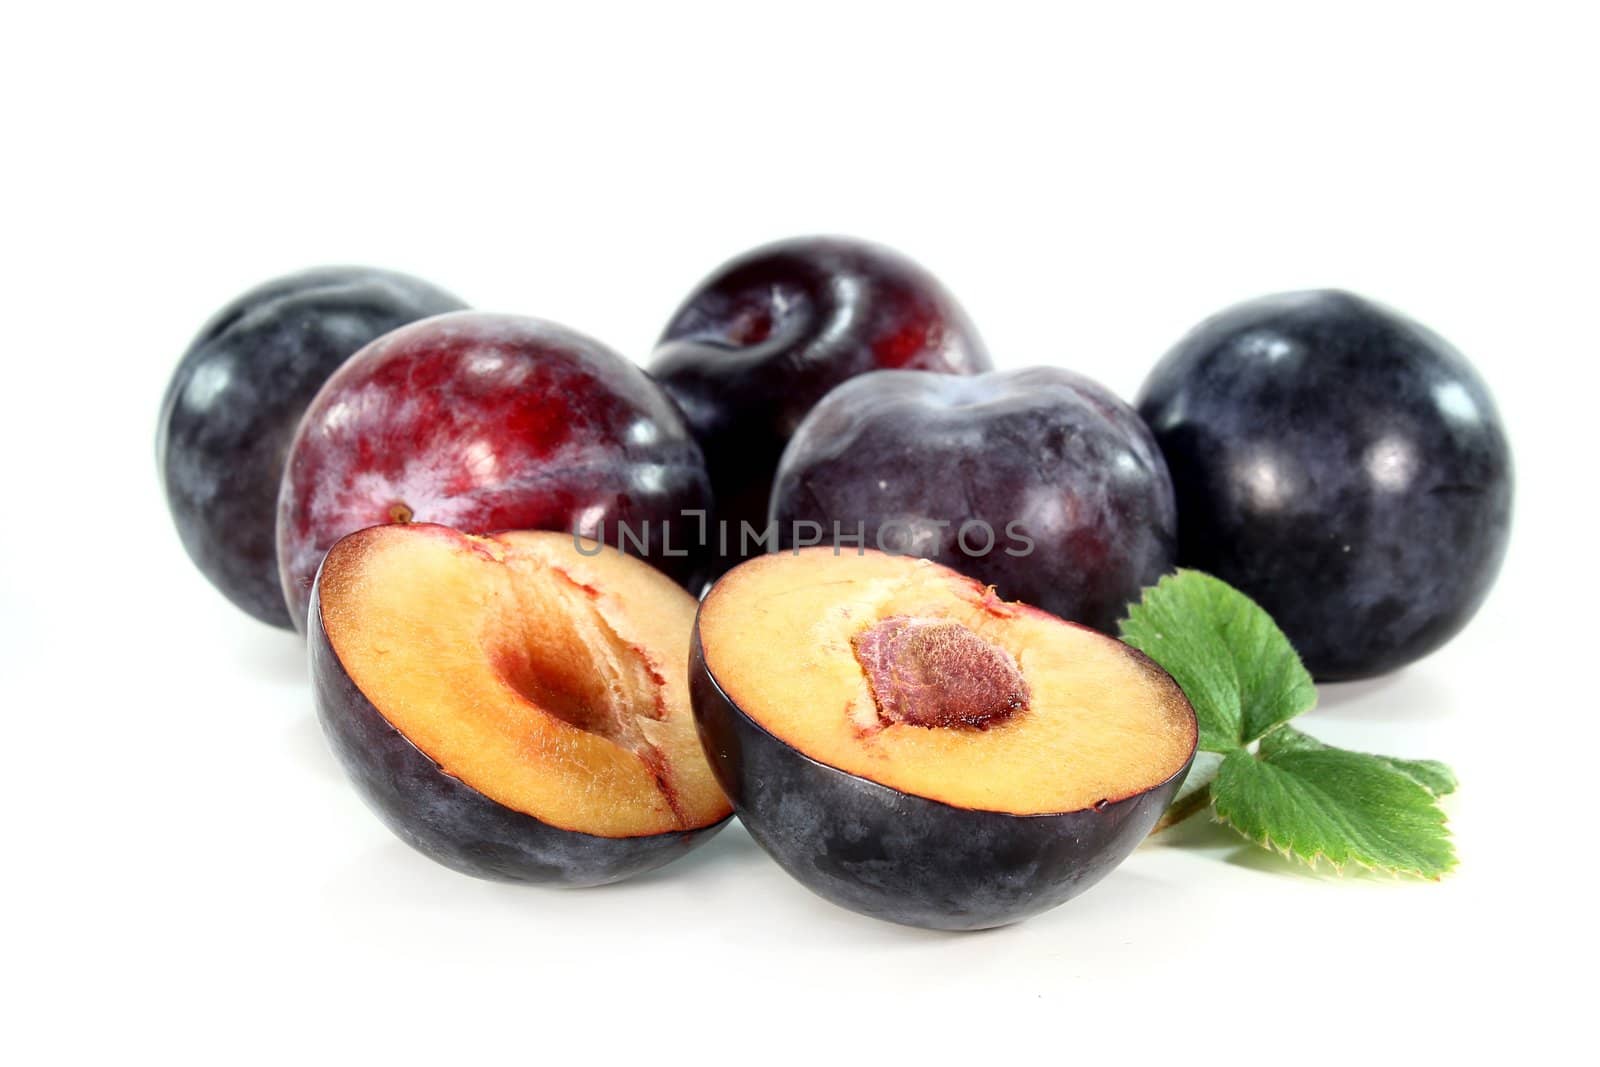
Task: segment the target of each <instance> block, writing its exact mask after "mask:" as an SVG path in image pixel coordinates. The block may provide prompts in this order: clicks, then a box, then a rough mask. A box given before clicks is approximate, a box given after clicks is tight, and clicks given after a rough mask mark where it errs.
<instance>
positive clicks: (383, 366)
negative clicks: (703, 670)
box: [278, 311, 711, 632]
mask: <svg viewBox="0 0 1600 1067" xmlns="http://www.w3.org/2000/svg"><path fill="white" fill-rule="evenodd" d="M710 507H711V489H710V483H709V480H708V478H707V476H706V470H705V462H704V460H703V459H702V458H701V455H700V449H699V446H697V445H696V444H695V442H694V438H693V437H691V436H690V434H689V430H688V428H687V427H686V426H685V425H684V423H683V418H682V416H681V415H680V414H679V413H678V409H677V408H676V407H675V406H674V405H673V403H672V401H671V400H670V399H669V398H668V397H667V395H666V394H665V393H664V392H662V391H661V389H660V387H659V386H657V385H656V383H655V382H653V381H651V380H650V378H649V377H648V376H646V375H645V373H644V372H643V371H642V370H640V369H639V368H638V367H637V366H635V365H634V364H632V363H630V362H629V361H627V360H626V359H623V358H622V357H621V356H619V355H617V354H616V353H615V352H613V351H611V350H610V349H609V348H606V347H605V346H603V345H601V344H600V343H599V342H597V341H594V340H591V339H590V338H588V337H585V336H583V335H581V334H578V333H575V332H573V331H571V330H568V329H566V328H564V327H561V326H557V325H554V324H552V323H548V322H543V321H541V320H538V319H530V318H522V317H518V316H511V315H494V314H488V313H485V312H473V311H467V312H458V313H456V314H453V315H442V316H439V317H436V318H433V319H430V320H428V321H426V322H421V323H417V324H415V325H414V326H409V327H404V328H402V329H399V330H396V331H394V332H393V333H390V334H388V335H386V336H384V337H382V338H379V339H378V340H377V341H375V342H374V343H372V344H370V345H368V346H367V347H366V348H364V349H362V350H361V351H360V352H358V353H356V355H355V356H353V357H351V359H350V361H349V362H348V363H346V364H345V365H344V366H343V367H341V368H340V369H339V372H338V373H337V374H335V375H334V376H333V377H332V378H330V379H329V380H328V383H327V384H326V385H325V386H323V388H322V391H321V392H319V393H318V394H317V397H316V399H315V400H314V401H313V402H312V404H311V407H310V409H309V410H308V411H307V412H306V416H305V419H304V421H303V422H302V423H301V425H300V432H299V433H298V434H297V435H296V437H295V440H294V445H293V447H292V448H291V450H290V453H289V462H288V468H287V470H286V471H285V472H284V479H283V487H282V492H281V493H280V494H279V498H278V559H279V564H280V567H281V570H282V574H281V577H282V582H283V593H284V596H285V598H286V599H287V601H288V604H289V609H290V612H291V614H292V615H293V618H294V622H295V626H296V628H297V629H299V630H300V631H301V632H304V631H305V626H306V610H307V607H308V605H309V603H310V598H311V584H312V580H313V578H314V577H315V576H316V572H317V567H318V565H319V564H321V562H322V558H323V556H324V554H326V552H327V551H328V549H329V548H330V547H332V545H333V543H334V542H335V541H337V540H339V538H341V537H343V536H344V535H345V534H348V533H352V532H354V531H356V530H360V529H364V528H366V527H369V526H376V525H380V524H383V523H390V522H431V523H438V524H440V525H444V526H450V527H453V528H454V529H456V530H459V531H461V532H463V533H492V532H495V531H499V530H562V531H568V532H572V533H575V534H582V535H584V536H586V537H592V538H595V539H596V540H601V541H604V542H606V543H608V544H611V545H613V546H618V545H620V546H621V547H622V548H623V549H624V550H626V551H632V552H634V553H636V554H638V555H640V556H642V557H643V558H645V559H646V560H647V561H648V562H650V563H652V564H654V565H655V566H657V567H658V568H659V569H661V570H662V571H664V572H666V573H667V574H669V575H671V576H672V577H674V578H675V579H677V580H678V581H679V582H680V583H682V584H684V585H686V586H688V587H690V588H692V589H698V588H699V586H700V584H701V583H702V582H703V580H704V572H705V569H706V567H705V563H706V561H705V558H704V555H703V553H702V552H701V551H700V549H699V547H698V546H699V545H700V543H701V539H700V536H699V533H700V526H701V524H702V523H703V522H704V521H705V515H706V513H707V512H709V510H710ZM624 526H625V527H626V529H627V530H628V531H630V532H631V535H632V537H631V539H630V537H629V536H626V535H624V533H623V532H622V528H623V527H624Z"/></svg>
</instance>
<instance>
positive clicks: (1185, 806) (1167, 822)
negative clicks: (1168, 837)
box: [1150, 782, 1211, 837]
mask: <svg viewBox="0 0 1600 1067" xmlns="http://www.w3.org/2000/svg"><path fill="white" fill-rule="evenodd" d="M1210 806H1211V784H1210V783H1209V782H1208V783H1206V784H1205V785H1203V786H1201V787H1200V788H1199V789H1196V790H1195V791H1194V792H1193V793H1190V794H1189V795H1188V796H1186V797H1184V798H1183V799H1182V800H1180V801H1178V802H1177V803H1176V804H1174V805H1172V807H1170V808H1168V809H1167V810H1166V813H1165V814H1163V815H1162V816H1161V818H1160V819H1158V820H1157V821H1156V825H1155V827H1154V828H1153V829H1152V830H1151V831H1150V835H1151V836H1152V837H1154V836H1155V835H1156V834H1159V833H1160V832H1161V831H1163V830H1167V829H1170V828H1172V827H1174V826H1176V825H1178V824H1179V823H1180V822H1182V821H1183V820H1185V819H1187V818H1188V817H1189V816H1191V815H1198V814H1199V813H1200V812H1202V811H1204V810H1206V809H1207V808H1209V807H1210Z"/></svg>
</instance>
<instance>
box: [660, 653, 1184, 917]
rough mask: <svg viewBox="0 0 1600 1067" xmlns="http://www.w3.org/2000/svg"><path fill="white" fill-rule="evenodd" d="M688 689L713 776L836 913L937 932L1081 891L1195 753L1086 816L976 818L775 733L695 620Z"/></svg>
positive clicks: (1141, 834) (1176, 784)
mask: <svg viewBox="0 0 1600 1067" xmlns="http://www.w3.org/2000/svg"><path fill="white" fill-rule="evenodd" d="M1130 651H1131V650H1130ZM1133 654H1134V655H1138V653H1133ZM1150 666H1151V668H1152V669H1155V670H1159V669H1160V668H1157V667H1155V666H1154V664H1151V665H1150ZM689 690H690V697H691V699H692V701H693V703H694V713H695V723H696V725H697V727H698V729H699V731H700V743H701V746H702V747H704V749H705V751H706V755H707V756H708V757H709V758H710V760H711V767H712V770H713V772H714V773H715V774H716V777H717V782H718V783H719V784H720V785H721V786H722V790H723V792H724V793H726V794H727V795H728V799H729V800H730V801H731V802H732V803H733V808H734V811H735V812H736V813H737V814H738V816H739V821H740V822H742V823H743V824H744V827H745V829H746V830H748V831H749V832H750V836H751V837H752V838H753V839H754V840H755V842H756V843H757V844H758V845H760V846H761V847H762V848H763V849H764V850H766V852H767V853H768V854H769V855H771V856H772V858H773V859H775V860H776V861H777V862H778V865H779V866H780V867H782V868H783V869H784V870H785V871H787V872H788V873H789V874H790V875H791V876H792V877H794V878H795V879H796V880H797V881H798V882H800V884H802V885H804V886H805V887H806V888H807V889H810V890H811V891H812V892H814V893H816V894H817V895H818V896H821V897H823V898H824V899H826V900H829V901H831V902H833V903H834V904H837V905H839V906H840V907H843V908H848V909H850V910H851V911H855V912H859V913H860V914H862V915H868V916H871V917H872V918H875V919H883V920H886V921H888V922H894V923H900V924H902V925H906V926H920V927H924V928H927V929H932V930H984V929H988V928H990V927H995V926H1005V925H1007V924H1009V923H1014V922H1018V921H1020V920H1022V919H1026V918H1029V917H1030V916H1033V915H1038V914H1040V913H1042V912H1045V911H1048V910H1050V909H1051V908H1054V907H1056V906H1057V905H1059V904H1063V903H1065V902H1066V901H1068V900H1070V899H1072V898H1073V897H1075V896H1077V895H1078V894H1079V893H1082V892H1083V891H1084V890H1086V889H1088V888H1089V887H1090V886H1092V885H1094V884H1095V883H1096V882H1098V881H1100V879H1102V878H1104V877H1105V876H1106V875H1107V874H1109V873H1110V872H1111V870H1112V869H1113V868H1115V867H1116V866H1117V865H1118V864H1119V863H1121V862H1122V861H1123V860H1125V859H1127V857H1128V855H1129V854H1130V853H1131V852H1133V850H1134V849H1135V848H1136V847H1138V845H1139V842H1141V841H1143V840H1144V839H1145V837H1147V836H1148V835H1149V833H1150V831H1151V830H1152V829H1153V828H1154V827H1155V824H1156V821H1157V820H1158V819H1160V817H1161V813H1162V812H1163V811H1165V810H1166V808H1167V805H1168V804H1170V803H1171V802H1172V799H1173V797H1175V796H1176V795H1177V792H1178V789H1179V788H1180V787H1181V786H1182V785H1183V779H1184V776H1185V775H1187V774H1188V773H1189V767H1190V765H1191V764H1192V763H1193V760H1194V753H1193V752H1192V751H1191V752H1190V756H1189V761H1188V762H1186V763H1185V764H1184V766H1183V768H1182V769H1181V770H1179V771H1178V772H1177V773H1176V774H1174V775H1173V776H1172V777H1171V778H1169V779H1167V780H1166V781H1165V782H1162V783H1160V784H1159V785H1156V786H1154V787H1153V788H1150V789H1147V790H1145V791H1143V792H1140V793H1135V794H1133V795H1130V796H1127V797H1122V798H1118V799H1116V800H1108V801H1107V802H1106V803H1103V804H1101V805H1098V806H1096V807H1092V808H1085V809H1083V810H1082V811H1071V812H1063V813H1059V814H1050V815H1010V814H1006V813H1004V812H995V811H976V810H973V809H970V808H960V807H955V806H953V805H950V804H944V803H941V802H939V801H936V800H929V799H927V798H925V797H918V796H912V795H910V794H907V793H902V792H900V791H899V790H896V789H890V788H888V787H887V786H883V785H879V784H878V783H876V782H872V781H869V780H867V779H865V778H861V777H858V776H857V775H853V774H849V773H847V772H845V771H841V770H839V769H838V768H836V767H830V766H828V765H827V764H825V763H820V762H818V761H816V760H813V759H812V758H811V757H809V756H807V755H805V754H804V753H802V752H799V751H798V750H796V749H794V748H793V747H791V746H790V745H787V744H785V743H784V742H783V741H781V740H779V739H778V738H777V737H774V736H773V735H772V734H771V733H769V732H768V731H767V730H766V729H764V728H763V727H762V726H761V725H760V724H758V723H757V722H755V721H754V720H753V719H751V718H750V717H749V716H748V715H746V714H745V713H744V711H742V710H741V709H740V708H739V707H738V705H736V704H735V703H734V702H733V700H732V699H731V698H729V696H728V695H727V693H725V692H724V691H723V690H722V687H721V686H719V685H718V684H717V680H716V679H715V678H714V677H713V676H712V674H711V671H710V669H709V668H708V667H707V665H706V660H705V652H704V650H703V649H702V647H701V645H700V634H699V628H698V626H697V627H696V630H695V636H694V642H693V644H692V645H691V647H690V653H689Z"/></svg>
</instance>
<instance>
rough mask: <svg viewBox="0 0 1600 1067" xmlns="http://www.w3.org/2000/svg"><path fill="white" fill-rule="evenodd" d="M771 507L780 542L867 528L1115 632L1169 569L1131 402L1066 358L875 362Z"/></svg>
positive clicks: (790, 461)
mask: <svg viewBox="0 0 1600 1067" xmlns="http://www.w3.org/2000/svg"><path fill="white" fill-rule="evenodd" d="M771 516H772V518H773V520H774V521H776V522H777V524H778V530H779V534H780V537H781V538H782V540H783V542H784V543H785V544H793V543H795V542H796V541H804V540H809V539H810V538H811V537H812V536H813V535H814V534H815V533H817V530H816V529H815V528H813V527H806V526H800V527H797V524H800V523H816V524H818V525H819V526H820V528H821V531H820V533H821V537H822V540H823V541H824V542H827V541H830V540H831V539H832V538H833V536H834V524H835V523H838V525H839V532H840V533H841V534H842V535H844V536H846V537H850V536H854V535H856V534H857V533H858V532H860V531H863V530H864V535H865V541H866V547H868V548H881V549H883V550H884V551H889V552H896V553H900V554H905V555H913V556H921V557H923V558H926V559H933V560H937V561H938V562H940V563H943V564H945V565H946V566H948V567H952V568H954V569H955V570H958V571H961V572H962V573H963V574H967V575H969V576H971V577H973V578H976V579H978V580H979V581H982V582H985V583H987V584H989V585H993V586H995V587H996V588H997V590H998V591H999V595H1000V596H1001V597H1003V598H1005V599H1007V600H1021V601H1025V602H1027V603H1029V604H1033V605H1035V606H1036V607H1039V608H1042V609H1044V610H1045V611H1048V612H1050V613H1051V614H1053V615H1059V616H1061V617H1062V618H1065V619H1071V620H1073V621H1074V622H1081V623H1083V624H1085V625H1087V626H1092V627H1094V628H1095V629H1098V630H1102V631H1107V632H1110V631H1112V630H1114V629H1115V626H1116V623H1117V620H1118V619H1119V618H1120V617H1121V615H1122V613H1123V609H1124V608H1125V607H1126V605H1127V604H1128V603H1129V602H1130V601H1132V600H1136V599H1138V596H1139V593H1140V590H1142V589H1143V588H1144V587H1145V586H1147V585H1152V584H1154V583H1155V582H1156V580H1157V579H1159V578H1160V577H1161V575H1162V574H1164V573H1166V572H1167V571H1168V570H1170V569H1171V568H1172V566H1173V563H1174V559H1175V552H1176V547H1177V520H1176V511H1175V507H1174V503H1173V495H1172V486H1171V483H1170V482H1169V481H1168V478H1167V469H1166V464H1165V463H1163V462H1162V459H1161V453H1160V451H1159V450H1158V449H1157V448H1156V445H1155V441H1154V440H1153V439H1152V438H1151V437H1150V433H1149V431H1148V430H1147V429H1146V428H1145V426H1144V424H1143V423H1141V422H1140V421H1139V417H1138V415H1137V414H1135V413H1134V411H1133V409H1132V408H1130V407H1128V405H1126V404H1125V403H1123V402H1122V401H1121V400H1119V399H1117V397H1116V396H1114V395H1113V394H1112V393H1110V392H1109V391H1107V390H1106V389H1104V388H1103V387H1101V386H1099V385H1097V384H1096V383H1094V382H1092V381H1090V380H1088V379H1087V378H1084V377H1082V376H1081V375H1077V374H1073V373H1072V372H1070V371H1066V370H1062V369H1059V368H1055V367H1036V368H1032V369H1029V370H1018V371H997V372H994V373H990V374H981V375H976V376H973V377H963V376H957V375H944V374H914V373H907V372H903V371H878V372H875V373H872V374H866V375H862V376H861V377H858V378H855V379H853V380H851V381H849V382H847V383H845V384H844V385H842V386H840V387H839V388H838V389H835V390H834V391H833V392H832V393H830V394H828V396H827V397H826V398H825V399H824V400H823V401H822V402H821V403H820V404H818V405H817V406H816V408H814V409H813V410H812V412H811V414H810V415H809V416H808V417H807V418H806V420H805V422H804V423H802V424H801V426H800V428H799V429H798V430H797V431H796V433H795V435H794V439H793V441H791V442H790V444H789V447H788V449H787V451H785V453H784V456H783V461H782V463H781V464H780V466H779V469H778V476H777V481H776V484H775V485H774V487H773V492H772V501H771Z"/></svg>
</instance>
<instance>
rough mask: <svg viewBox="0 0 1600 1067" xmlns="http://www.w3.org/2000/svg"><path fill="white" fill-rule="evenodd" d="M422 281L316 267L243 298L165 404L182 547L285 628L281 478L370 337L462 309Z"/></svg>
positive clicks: (228, 310) (212, 331)
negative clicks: (341, 373) (344, 366)
mask: <svg viewBox="0 0 1600 1067" xmlns="http://www.w3.org/2000/svg"><path fill="white" fill-rule="evenodd" d="M465 306H466V305H464V304H463V303H462V302H461V301H460V300H458V299H456V298H455V297H454V296H451V295H450V294H449V293H447V292H445V291H444V290H442V289H439V288H436V287H435V286H432V285H430V284H428V283H427V282H424V281H421V280H419V279H417V278H412V277H408V276H407V275H404V274H397V273H394V272H392V271H384V270H375V269H373V268H370V267H321V268H315V269H312V270H306V271H301V272H300V273H298V274H291V275H288V276H286V277H283V278H278V279H276V280H274V281H270V282H267V283H265V284H263V285H260V286H257V287H256V288H254V289H252V290H250V291H249V292H247V293H245V294H244V295H243V296H241V297H239V298H238V299H236V300H234V301H233V302H232V303H230V304H229V305H228V306H227V307H225V308H223V309H222V310H221V311H219V312H218V313H217V314H216V315H215V316H214V317H213V318H212V320H211V321H210V323H208V324H207V325H206V327H205V328H204V329H203V330H201V331H200V335H199V336H198V337H196V338H195V339H194V341H193V343H191V344H190V346H189V350H188V351H187V352H185V353H184V355H183V359H182V360H181V361H180V362H179V363H178V369H177V370H176V371H175V372H174V373H173V376H172V381H171V384H170V385H168V387H167V394H166V399H165V400H164V401H163V402H162V405H161V422H160V425H159V427H158V428H157V434H156V462H157V464H158V465H159V467H160V473H161V477H162V480H163V482H164V483H165V486H166V493H167V505H168V507H169V508H170V509H171V511H172V518H173V521H174V522H175V523H176V524H177V527H178V536H179V537H181V538H182V539H183V547H184V548H185V549H187V550H188V552H189V557H190V558H191V559H193V560H194V562H195V565H196V566H198V567H199V568H200V570H201V572H202V573H203V574H205V576H206V577H207V578H209V579H210V580H211V583H212V584H213V585H215V586H216V587H217V588H218V589H220V590H221V591H222V592H223V594H224V595H226V596H227V598H228V599H229V600H231V601H233V602H234V604H236V605H238V606H239V607H240V608H242V609H243V610H244V611H246V612H248V613H249V614H251V615H253V616H255V617H256V618H257V619H260V620H261V621H262V622H266V623H270V624H272V625H273V626H281V627H284V628H286V629H287V628H289V626H290V625H291V624H290V619H289V610H288V608H287V607H286V606H285V604H284V599H283V590H282V587H281V586H280V584H279V580H278V564H277V557H276V549H275V529H276V522H277V499H278V483H279V481H280V479H281V478H282V476H283V466H284V462H285V458H286V456H287V454H288V450H289V442H290V441H291V440H292V439H293V437H294V432H295V428H296V427H297V425H298V424H299V422H300V417H301V415H302V414H303V413H304V412H305V410H306V407H307V406H308V405H309V404H310V403H311V398H312V397H313V396H315V395H316V392H317V389H318V388H320V387H321V385H322V383H323V382H325V381H327V379H328V377H329V376H330V375H332V374H333V372H334V371H335V370H337V369H338V367H339V365H340V364H341V363H343V362H344V361H345V359H346V358H348V357H349V356H350V355H352V354H353V353H354V352H355V351H356V350H357V349H359V348H361V347H362V346H364V345H365V344H366V343H367V342H368V341H371V340H373V339H374V338H376V337H380V336H382V335H383V334H386V333H388V332H389V331H390V330H393V329H394V328H395V327H397V326H403V325H405V324H406V323H408V322H415V321H416V320H418V319H422V318H427V317H428V316H431V315H437V314H440V313H442V312H446V311H456V310H459V309H460V308H463V307H465Z"/></svg>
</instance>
